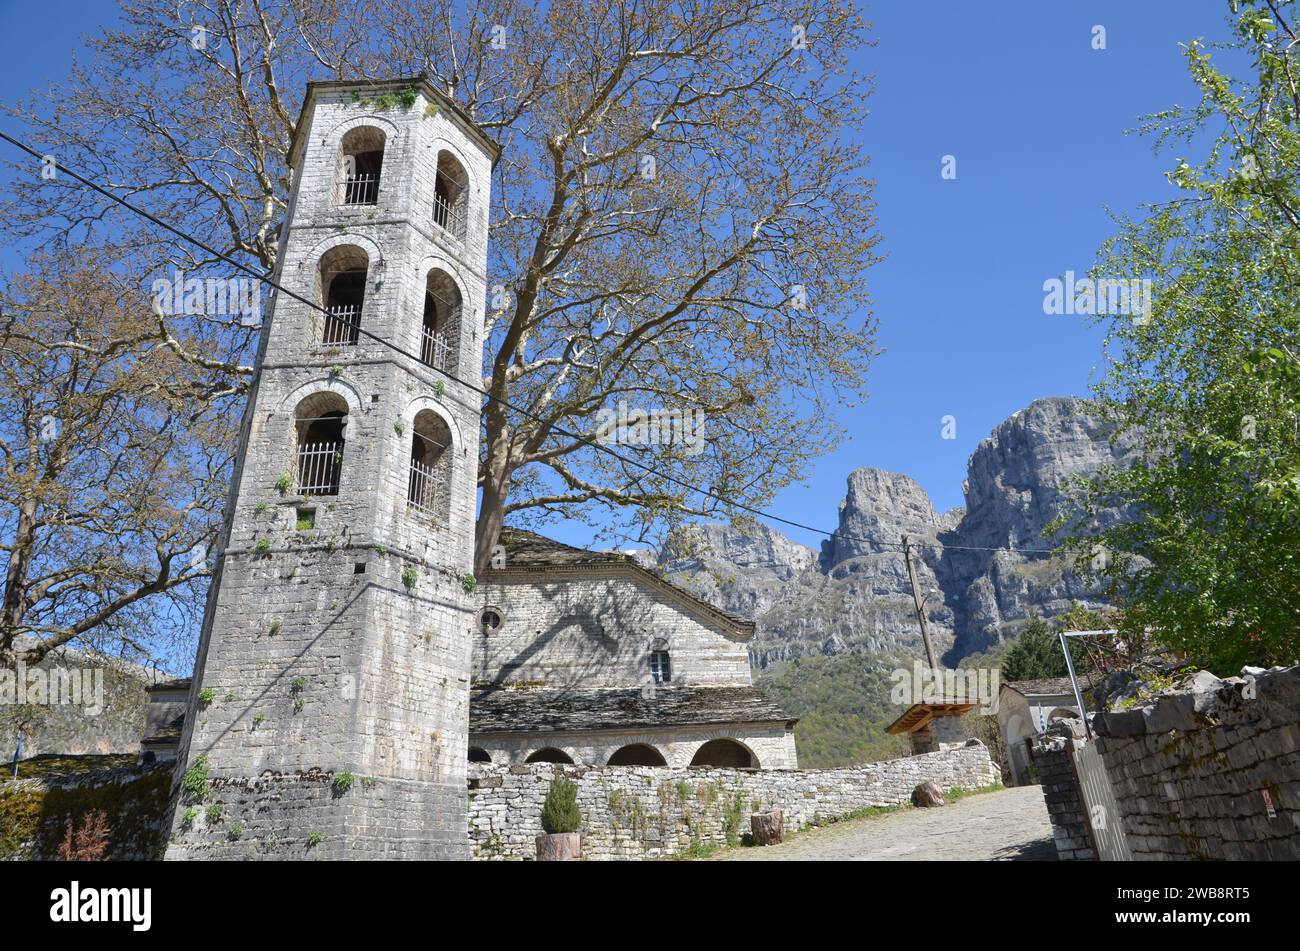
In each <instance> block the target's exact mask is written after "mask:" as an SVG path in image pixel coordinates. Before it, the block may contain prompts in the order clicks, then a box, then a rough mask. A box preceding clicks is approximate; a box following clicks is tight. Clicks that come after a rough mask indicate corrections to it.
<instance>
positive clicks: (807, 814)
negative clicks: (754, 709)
mask: <svg viewBox="0 0 1300 951" xmlns="http://www.w3.org/2000/svg"><path fill="white" fill-rule="evenodd" d="M556 775H562V776H566V777H568V778H569V779H570V780H572V781H573V782H575V783H576V784H577V786H578V805H579V808H580V809H581V811H582V818H583V824H582V832H583V854H584V856H585V857H586V858H588V859H594V860H601V859H656V858H667V857H671V856H675V855H682V854H685V853H689V852H690V851H691V850H692V849H693V848H702V847H710V846H721V845H727V844H735V843H737V842H739V840H740V837H741V835H743V834H744V833H747V832H748V831H749V816H750V814H751V813H752V812H755V811H761V810H765V809H781V810H782V811H784V813H785V827H786V829H787V830H790V831H793V830H796V829H802V828H804V827H806V826H808V825H811V824H814V823H817V822H821V821H827V820H832V819H837V818H841V817H844V816H848V815H851V814H853V813H855V812H859V811H861V810H863V809H867V808H870V807H872V806H896V805H901V804H903V803H906V802H907V801H908V800H909V798H910V797H911V794H912V790H913V789H914V788H915V787H916V786H917V785H918V784H919V783H922V782H924V781H926V780H932V781H933V782H935V783H937V784H938V785H939V786H940V787H941V788H943V789H952V788H962V789H974V788H978V787H981V786H987V785H990V784H992V783H994V782H997V779H998V770H997V767H995V766H994V765H993V762H992V760H990V758H989V754H988V750H987V749H985V747H984V745H983V744H982V743H980V742H979V741H978V740H971V741H970V742H969V743H968V744H967V745H966V746H964V747H962V748H960V749H956V750H950V751H947V752H942V753H929V754H926V755H924V756H912V757H906V758H903V759H897V760H890V761H888V762H884V763H870V764H866V765H863V766H850V767H844V768H840V769H820V770H803V771H798V770H789V771H787V770H734V769H714V768H711V767H695V768H692V767H685V768H671V767H670V768H665V767H639V766H603V767H583V766H559V765H551V764H546V763H537V764H532V765H516V766H496V765H488V764H476V763H471V764H470V767H469V829H470V840H471V846H472V850H473V856H474V858H476V859H532V858H534V856H535V845H534V838H535V837H536V836H538V835H540V834H541V833H542V827H541V813H542V802H543V800H544V799H545V798H546V791H547V789H548V788H549V786H550V782H551V779H552V778H553V777H554V776H556Z"/></svg>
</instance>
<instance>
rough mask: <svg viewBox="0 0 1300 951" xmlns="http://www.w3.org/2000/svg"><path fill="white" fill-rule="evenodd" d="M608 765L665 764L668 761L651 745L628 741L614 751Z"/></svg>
mask: <svg viewBox="0 0 1300 951" xmlns="http://www.w3.org/2000/svg"><path fill="white" fill-rule="evenodd" d="M608 765H610V766H667V765H668V761H667V760H666V759H664V758H663V754H662V753H660V752H659V751H658V750H657V749H655V748H654V747H653V746H650V745H649V744H647V743H629V744H628V745H627V746H624V747H621V748H620V749H617V750H615V751H614V755H613V756H611V757H610V758H609V764H608Z"/></svg>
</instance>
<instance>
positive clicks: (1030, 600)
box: [659, 398, 1131, 666]
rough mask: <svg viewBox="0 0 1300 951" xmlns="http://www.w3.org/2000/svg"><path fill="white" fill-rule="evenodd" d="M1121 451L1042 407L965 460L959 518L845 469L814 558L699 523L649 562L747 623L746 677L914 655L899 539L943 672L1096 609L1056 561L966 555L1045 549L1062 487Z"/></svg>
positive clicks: (1073, 404) (1041, 403)
mask: <svg viewBox="0 0 1300 951" xmlns="http://www.w3.org/2000/svg"><path fill="white" fill-rule="evenodd" d="M1130 450H1131V447H1130V446H1129V445H1128V444H1127V443H1124V442H1119V443H1117V444H1114V445H1112V442H1111V439H1110V431H1109V429H1108V428H1107V427H1106V426H1105V425H1104V424H1103V423H1102V422H1101V421H1100V420H1099V419H1098V418H1097V417H1096V416H1095V415H1093V414H1092V413H1091V412H1090V408H1089V405H1088V403H1086V402H1085V401H1083V400H1077V399H1071V398H1049V399H1042V400H1038V401H1036V402H1034V403H1033V404H1031V405H1030V406H1029V407H1028V408H1026V409H1024V410H1022V411H1021V412H1019V413H1017V414H1015V415H1014V416H1012V417H1011V418H1010V419H1008V420H1006V421H1005V422H1003V423H1002V424H1001V425H1000V426H998V427H997V429H995V430H994V431H993V433H992V434H991V435H989V437H988V438H986V439H985V440H984V441H983V442H981V443H980V445H979V447H978V448H977V449H976V450H975V452H974V453H973V454H972V455H971V458H970V463H969V467H968V476H967V480H966V484H965V494H966V503H967V504H966V507H965V508H964V509H954V510H952V511H950V512H946V513H943V514H939V513H936V512H935V511H934V506H933V505H932V504H931V502H930V499H929V497H928V496H927V495H926V493H925V491H924V490H923V489H922V488H921V487H920V486H919V485H918V484H917V483H916V482H915V481H913V480H912V479H911V478H909V477H908V476H906V475H901V474H898V473H892V472H884V471H882V470H879V469H858V470H856V471H855V472H853V473H852V474H851V475H850V476H849V479H848V489H847V493H846V495H845V498H844V500H843V501H842V502H841V503H840V509H839V525H838V529H837V531H836V533H835V536H834V537H833V538H832V539H830V540H828V541H826V542H824V543H823V545H822V551H821V553H820V555H819V556H814V555H813V553H812V551H811V550H810V549H808V548H805V547H803V546H801V545H796V544H795V543H793V542H791V541H789V540H788V539H786V538H784V536H782V535H781V534H780V533H779V532H776V531H775V530H773V529H771V528H768V527H765V526H753V525H750V526H721V525H709V526H699V527H696V528H693V529H691V532H690V536H689V542H685V541H684V542H682V543H681V544H678V543H676V542H675V543H674V544H673V545H670V546H669V548H668V550H667V551H666V552H665V553H664V554H663V555H662V556H661V557H660V559H659V564H660V567H661V568H662V569H663V570H664V571H665V572H667V573H668V574H669V575H670V576H671V577H672V578H673V579H674V580H676V581H678V582H679V583H682V584H685V585H687V586H690V587H692V588H693V589H694V590H696V591H698V592H700V593H701V594H703V595H704V596H705V597H706V598H708V599H710V600H712V601H713V602H715V603H717V604H719V605H720V606H722V607H725V608H726V609H727V610H730V611H734V612H736V613H738V614H744V615H746V616H748V617H752V618H754V619H755V621H756V622H757V623H758V628H759V633H758V635H757V636H756V637H755V639H754V643H753V656H754V660H755V662H756V663H757V664H759V665H760V666H767V665H768V664H770V663H772V662H775V661H778V660H783V659H787V658H790V657H795V656H798V655H801V654H806V653H817V652H820V653H828V654H831V653H838V652H840V651H843V650H850V649H851V650H859V651H869V652H875V653H893V654H914V655H917V656H924V650H923V647H922V643H921V636H920V629H919V627H918V625H917V622H916V614H915V608H914V606H913V603H912V594H911V588H910V586H909V583H908V578H907V566H906V563H905V562H904V560H903V553H902V551H901V545H900V541H901V537H902V536H903V535H904V534H907V535H908V536H909V537H910V538H911V539H912V540H913V542H914V543H915V544H914V548H913V559H914V565H915V567H916V571H917V584H918V586H919V589H920V591H921V593H922V596H923V597H925V610H926V615H927V618H928V621H929V626H930V633H931V636H932V638H933V639H934V642H935V650H936V652H937V653H939V654H940V655H941V656H943V657H944V659H945V660H946V662H947V663H950V664H952V663H955V662H956V661H957V660H958V659H960V658H961V657H964V656H966V655H968V654H971V653H975V652H978V651H981V650H985V649H987V648H989V647H992V646H995V645H996V644H997V643H998V642H999V641H1000V640H1001V639H1002V638H1003V637H1004V636H1005V635H1007V634H1009V633H1015V632H1016V631H1017V630H1018V629H1019V627H1020V626H1021V625H1022V624H1023V623H1024V621H1026V620H1027V619H1028V618H1029V616H1030V614H1031V613H1038V614H1039V615H1041V616H1043V617H1045V618H1050V617H1052V616H1054V615H1057V614H1060V613H1062V612H1064V611H1066V610H1068V609H1069V607H1070V605H1071V603H1072V602H1074V601H1081V602H1083V603H1085V604H1089V605H1093V606H1100V604H1099V602H1098V601H1096V600H1095V597H1094V596H1093V595H1092V593H1091V592H1089V591H1087V590H1085V589H1084V587H1083V586H1082V584H1081V583H1080V582H1079V580H1078V579H1076V578H1075V577H1074V575H1073V573H1072V572H1070V571H1069V570H1068V568H1067V567H1066V565H1065V564H1064V563H1063V561H1062V560H1061V559H1059V558H1055V557H1052V556H1050V555H1047V554H1037V553H1032V552H994V551H983V550H980V549H990V548H1017V549H1034V548H1050V547H1051V539H1049V538H1046V537H1044V534H1043V530H1044V527H1045V526H1046V525H1047V523H1048V522H1049V521H1050V520H1051V519H1052V518H1053V517H1054V516H1055V515H1056V514H1057V512H1058V510H1059V509H1060V506H1061V503H1062V493H1063V491H1064V490H1065V489H1066V488H1067V485H1068V483H1069V482H1070V480H1072V479H1073V478H1075V477H1076V476H1079V475H1084V474H1087V473H1091V472H1094V471H1096V469H1097V468H1098V467H1099V466H1102V465H1105V464H1110V463H1116V464H1123V463H1124V462H1125V461H1126V459H1127V457H1128V455H1129V453H1130ZM683 552H689V555H684V554H683Z"/></svg>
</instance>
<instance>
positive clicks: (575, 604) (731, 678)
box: [473, 569, 750, 688]
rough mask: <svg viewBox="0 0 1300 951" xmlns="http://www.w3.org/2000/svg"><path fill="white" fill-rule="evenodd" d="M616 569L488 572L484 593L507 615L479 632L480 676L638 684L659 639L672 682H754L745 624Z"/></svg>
mask: <svg viewBox="0 0 1300 951" xmlns="http://www.w3.org/2000/svg"><path fill="white" fill-rule="evenodd" d="M616 572H617V569H613V570H611V572H610V573H609V574H593V573H592V572H590V571H586V572H576V571H569V572H565V571H563V570H562V569H552V570H550V571H549V572H548V573H547V575H546V577H544V578H539V577H538V576H537V575H536V574H534V573H531V572H528V573H526V572H520V573H518V574H515V573H512V572H508V571H493V572H490V573H489V574H488V575H486V576H485V577H484V579H483V584H482V585H481V587H480V591H481V592H482V597H483V603H484V604H485V605H491V606H493V607H495V608H497V610H498V611H499V612H500V614H501V618H502V623H501V627H500V628H498V629H497V630H494V631H489V632H484V631H480V632H478V634H477V635H476V637H475V641H474V674H473V676H474V679H475V680H478V681H488V682H518V681H533V682H544V683H546V684H547V685H548V686H552V687H567V686H575V687H577V686H581V687H583V688H591V687H635V686H639V685H641V684H643V683H646V682H647V681H648V680H649V677H650V652H651V650H653V649H657V650H667V651H668V652H669V656H670V657H671V659H672V679H673V682H674V683H690V684H697V685H720V684H727V685H744V686H748V685H749V683H750V670H749V650H748V647H747V646H746V643H745V638H746V637H747V636H748V632H746V633H745V635H744V636H740V635H738V634H737V632H736V631H735V630H729V629H727V626H725V625H722V624H720V623H719V622H718V621H716V620H711V619H709V618H707V617H704V616H699V617H697V616H693V615H692V614H691V613H689V612H688V610H687V608H686V607H685V606H684V605H683V603H682V599H681V598H673V597H671V596H669V595H668V594H666V593H664V592H663V591H661V590H659V589H657V588H656V587H655V586H654V585H653V584H651V583H649V582H648V581H646V580H645V579H643V578H640V577H638V575H637V574H636V573H635V572H634V571H631V570H626V571H623V572H618V573H616ZM732 627H734V625H733V626H732Z"/></svg>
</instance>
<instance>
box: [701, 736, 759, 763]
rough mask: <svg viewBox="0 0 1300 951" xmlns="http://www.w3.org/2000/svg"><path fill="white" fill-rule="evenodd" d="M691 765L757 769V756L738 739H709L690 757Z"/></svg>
mask: <svg viewBox="0 0 1300 951" xmlns="http://www.w3.org/2000/svg"><path fill="white" fill-rule="evenodd" d="M691 765H692V766H719V767H723V768H725V769H758V757H757V756H755V755H754V752H753V751H752V750H751V749H750V748H749V747H748V746H746V745H745V744H744V743H741V742H740V741H739V740H732V739H718V740H709V742H707V743H705V744H704V745H703V746H701V747H700V748H699V749H698V750H696V751H695V756H694V757H693V758H692V759H691Z"/></svg>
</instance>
